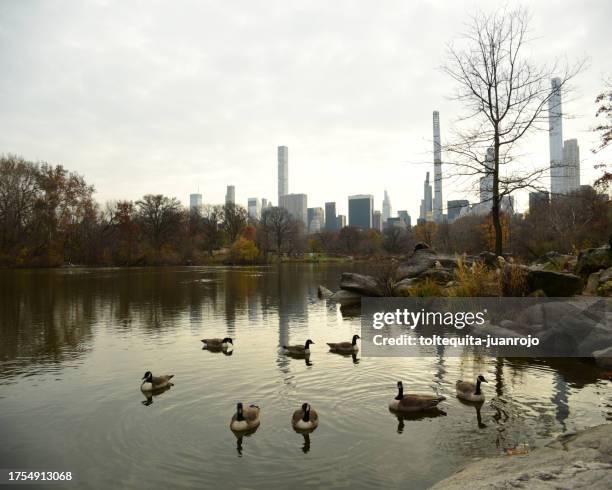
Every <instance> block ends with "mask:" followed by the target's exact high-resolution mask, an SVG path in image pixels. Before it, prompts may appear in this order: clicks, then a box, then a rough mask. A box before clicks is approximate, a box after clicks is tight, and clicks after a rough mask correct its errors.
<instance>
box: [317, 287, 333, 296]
mask: <svg viewBox="0 0 612 490" xmlns="http://www.w3.org/2000/svg"><path fill="white" fill-rule="evenodd" d="M333 295H334V293H333V292H332V291H330V290H329V289H327V288H326V287H325V286H319V287H318V288H317V296H318V297H319V299H329V298H331V297H332V296H333Z"/></svg>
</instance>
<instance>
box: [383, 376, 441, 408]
mask: <svg viewBox="0 0 612 490" xmlns="http://www.w3.org/2000/svg"><path fill="white" fill-rule="evenodd" d="M397 390H398V393H397V396H396V397H395V398H394V399H393V400H391V402H390V403H389V408H390V409H391V410H394V411H397V412H421V411H424V410H433V409H435V408H436V406H437V405H438V403H440V402H441V401H444V400H446V397H444V396H442V395H435V396H434V395H413V394H409V395H404V385H403V384H402V382H401V381H398V382H397Z"/></svg>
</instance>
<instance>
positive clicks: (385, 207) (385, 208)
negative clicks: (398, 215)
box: [382, 189, 393, 223]
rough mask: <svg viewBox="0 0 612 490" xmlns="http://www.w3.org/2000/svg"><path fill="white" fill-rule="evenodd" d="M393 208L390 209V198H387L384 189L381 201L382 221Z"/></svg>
mask: <svg viewBox="0 0 612 490" xmlns="http://www.w3.org/2000/svg"><path fill="white" fill-rule="evenodd" d="M392 212H393V210H392V209H391V199H390V198H389V193H388V192H387V189H385V197H384V199H383V203H382V222H383V223H384V222H385V221H387V220H388V219H389V218H390V217H391V213H392Z"/></svg>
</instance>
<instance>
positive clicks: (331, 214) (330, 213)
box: [325, 202, 338, 230]
mask: <svg viewBox="0 0 612 490" xmlns="http://www.w3.org/2000/svg"><path fill="white" fill-rule="evenodd" d="M325 229H326V230H337V229H338V219H337V218H336V203H335V202H326V203H325Z"/></svg>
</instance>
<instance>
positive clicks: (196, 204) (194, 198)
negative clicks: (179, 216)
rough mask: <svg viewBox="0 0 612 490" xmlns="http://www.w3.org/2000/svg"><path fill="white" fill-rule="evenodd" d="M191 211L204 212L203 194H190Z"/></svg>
mask: <svg viewBox="0 0 612 490" xmlns="http://www.w3.org/2000/svg"><path fill="white" fill-rule="evenodd" d="M189 209H190V210H192V211H193V210H197V211H201V210H202V194H200V193H199V192H198V193H197V194H189Z"/></svg>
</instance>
